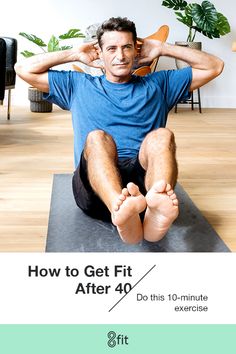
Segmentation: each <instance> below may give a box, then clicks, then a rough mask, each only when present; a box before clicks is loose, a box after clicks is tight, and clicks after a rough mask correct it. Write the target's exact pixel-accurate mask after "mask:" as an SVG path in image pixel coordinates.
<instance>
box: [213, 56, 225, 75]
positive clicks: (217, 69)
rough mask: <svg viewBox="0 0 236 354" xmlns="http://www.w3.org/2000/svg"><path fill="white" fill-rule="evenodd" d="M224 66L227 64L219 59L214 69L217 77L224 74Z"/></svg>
mask: <svg viewBox="0 0 236 354" xmlns="http://www.w3.org/2000/svg"><path fill="white" fill-rule="evenodd" d="M224 65H225V63H224V62H223V60H221V59H219V58H218V60H217V63H216V65H215V67H214V71H215V77H217V76H219V75H220V74H221V73H222V71H223V70H224Z"/></svg>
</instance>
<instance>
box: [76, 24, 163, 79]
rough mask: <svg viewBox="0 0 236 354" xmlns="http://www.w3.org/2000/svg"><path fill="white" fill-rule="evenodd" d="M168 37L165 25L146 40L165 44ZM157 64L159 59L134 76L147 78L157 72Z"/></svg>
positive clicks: (79, 70) (78, 69)
mask: <svg viewBox="0 0 236 354" xmlns="http://www.w3.org/2000/svg"><path fill="white" fill-rule="evenodd" d="M168 35H169V27H168V26H167V25H163V26H161V27H160V28H158V30H157V31H156V32H155V33H153V34H151V35H150V36H148V37H146V38H147V39H156V40H158V41H161V42H165V41H166V40H167V38H168ZM137 43H138V46H139V45H141V43H142V42H140V41H137ZM157 63H158V58H156V59H154V60H153V61H152V63H150V64H149V65H144V66H140V67H139V68H136V69H135V70H134V71H133V74H135V75H139V76H145V75H147V74H150V73H152V72H154V71H155V70H156V67H157ZM72 67H73V69H74V70H75V71H78V72H82V73H83V72H84V71H83V70H82V69H81V68H80V67H79V66H78V65H76V64H72Z"/></svg>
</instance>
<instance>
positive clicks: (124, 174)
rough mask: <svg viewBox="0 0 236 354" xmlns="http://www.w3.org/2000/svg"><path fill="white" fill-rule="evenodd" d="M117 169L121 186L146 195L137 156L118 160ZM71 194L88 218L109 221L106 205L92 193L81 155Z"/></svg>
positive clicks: (142, 173) (142, 174)
mask: <svg viewBox="0 0 236 354" xmlns="http://www.w3.org/2000/svg"><path fill="white" fill-rule="evenodd" d="M118 169H119V171H120V175H121V178H122V185H123V187H126V185H127V184H128V183H129V182H133V183H135V184H137V185H138V186H139V189H140V191H141V193H142V194H144V195H145V194H146V189H145V186H144V177H145V170H144V169H143V168H142V166H141V165H140V163H139V160H138V155H137V156H135V157H132V158H125V159H120V160H119V161H118ZM72 187H73V194H74V198H75V201H76V204H77V205H78V207H79V208H80V209H82V210H83V211H84V212H85V213H86V214H88V215H89V216H91V217H93V218H96V219H101V220H104V221H111V214H110V211H109V210H108V208H107V207H106V205H105V204H104V203H103V202H102V200H101V199H100V198H99V197H98V195H97V194H96V193H95V192H94V191H93V189H92V187H91V185H90V183H89V180H88V174H87V161H86V160H85V158H84V155H83V153H82V155H81V159H80V164H79V166H78V167H77V169H76V170H75V172H74V175H73V179H72Z"/></svg>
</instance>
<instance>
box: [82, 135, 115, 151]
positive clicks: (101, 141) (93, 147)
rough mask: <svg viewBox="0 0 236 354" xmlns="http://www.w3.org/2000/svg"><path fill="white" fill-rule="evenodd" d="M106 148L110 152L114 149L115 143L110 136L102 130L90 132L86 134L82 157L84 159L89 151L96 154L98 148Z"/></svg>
mask: <svg viewBox="0 0 236 354" xmlns="http://www.w3.org/2000/svg"><path fill="white" fill-rule="evenodd" d="M102 147H106V148H110V149H111V150H112V149H113V148H114V149H115V148H116V145H115V142H114V140H113V138H112V136H111V135H110V134H108V133H106V132H105V131H104V130H99V129H96V130H92V131H91V132H89V133H88V135H87V138H86V142H85V147H84V156H85V158H86V157H87V156H88V154H89V153H90V152H91V151H96V152H98V150H99V148H102Z"/></svg>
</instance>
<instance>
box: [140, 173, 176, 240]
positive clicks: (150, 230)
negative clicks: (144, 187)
mask: <svg viewBox="0 0 236 354" xmlns="http://www.w3.org/2000/svg"><path fill="white" fill-rule="evenodd" d="M146 201H147V210H146V213H145V217H144V222H143V230H144V238H145V239H146V240H147V241H151V242H154V241H159V240H161V239H162V238H163V237H164V236H165V234H166V233H167V231H168V229H169V228H170V226H171V224H172V223H173V221H174V220H175V219H176V218H177V216H178V214H179V208H178V199H177V197H176V194H175V193H174V191H173V189H172V188H171V186H170V184H168V183H166V182H165V181H163V180H161V181H158V182H156V183H155V184H154V185H153V186H152V188H151V189H150V190H149V191H148V193H147V194H146Z"/></svg>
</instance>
